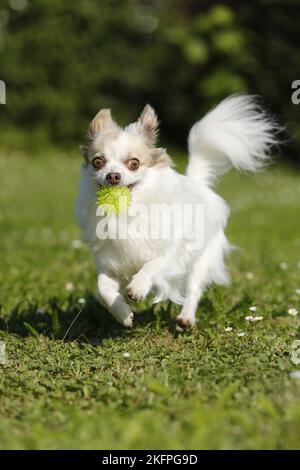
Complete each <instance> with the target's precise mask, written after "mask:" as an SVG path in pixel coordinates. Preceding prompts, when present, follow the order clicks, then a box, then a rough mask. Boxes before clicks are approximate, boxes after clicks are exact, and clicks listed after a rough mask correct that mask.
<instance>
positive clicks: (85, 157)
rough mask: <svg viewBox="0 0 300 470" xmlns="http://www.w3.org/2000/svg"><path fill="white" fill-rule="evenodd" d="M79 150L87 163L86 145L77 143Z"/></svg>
mask: <svg viewBox="0 0 300 470" xmlns="http://www.w3.org/2000/svg"><path fill="white" fill-rule="evenodd" d="M79 150H80V152H81V155H82V156H83V158H84V161H85V163H86V164H88V162H89V153H88V147H87V146H86V145H79Z"/></svg>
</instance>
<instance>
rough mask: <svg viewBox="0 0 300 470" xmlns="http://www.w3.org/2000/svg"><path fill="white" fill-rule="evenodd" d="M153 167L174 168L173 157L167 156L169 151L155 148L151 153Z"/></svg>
mask: <svg viewBox="0 0 300 470" xmlns="http://www.w3.org/2000/svg"><path fill="white" fill-rule="evenodd" d="M151 155H152V165H161V166H173V165H174V164H173V161H172V159H171V157H170V156H169V155H168V154H167V150H166V149H164V148H154V149H153V150H152V151H151Z"/></svg>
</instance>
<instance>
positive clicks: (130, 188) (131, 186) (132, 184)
mask: <svg viewBox="0 0 300 470" xmlns="http://www.w3.org/2000/svg"><path fill="white" fill-rule="evenodd" d="M105 186H106V187H108V188H113V187H116V188H118V187H119V188H122V186H126V188H128V189H129V191H132V190H133V188H134V187H135V186H136V183H131V184H127V185H125V184H120V185H116V186H114V185H111V184H108V185H103V184H99V188H100V189H101V188H104V187H105Z"/></svg>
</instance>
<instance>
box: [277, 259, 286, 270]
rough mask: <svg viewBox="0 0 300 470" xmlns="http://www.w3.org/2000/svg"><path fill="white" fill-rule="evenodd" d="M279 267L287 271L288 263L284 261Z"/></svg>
mask: <svg viewBox="0 0 300 470" xmlns="http://www.w3.org/2000/svg"><path fill="white" fill-rule="evenodd" d="M279 267H280V269H282V271H286V270H287V268H288V265H287V264H286V263H285V262H284V261H283V262H282V263H279Z"/></svg>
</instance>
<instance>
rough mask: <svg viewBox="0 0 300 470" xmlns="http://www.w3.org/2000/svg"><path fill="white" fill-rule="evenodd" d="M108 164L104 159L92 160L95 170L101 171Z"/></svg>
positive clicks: (95, 158) (96, 158)
mask: <svg viewBox="0 0 300 470" xmlns="http://www.w3.org/2000/svg"><path fill="white" fill-rule="evenodd" d="M105 163H106V160H105V158H104V157H94V158H93V160H92V165H93V167H94V168H95V170H100V168H102V167H103V166H104V165H105Z"/></svg>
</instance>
